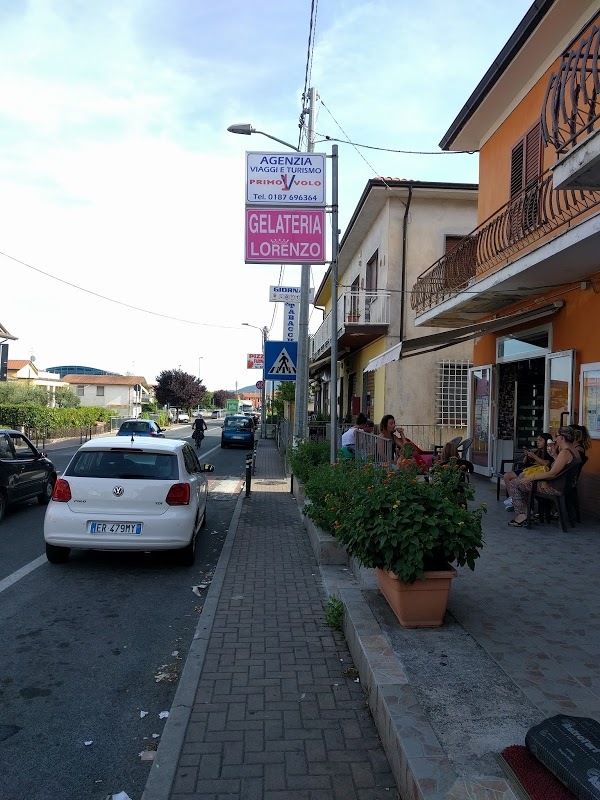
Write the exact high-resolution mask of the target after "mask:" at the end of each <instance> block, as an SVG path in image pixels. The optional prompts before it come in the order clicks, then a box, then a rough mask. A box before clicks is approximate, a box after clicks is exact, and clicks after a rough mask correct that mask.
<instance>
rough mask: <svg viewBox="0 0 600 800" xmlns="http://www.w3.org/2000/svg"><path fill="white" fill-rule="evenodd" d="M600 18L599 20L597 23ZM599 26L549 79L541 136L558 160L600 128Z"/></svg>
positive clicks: (580, 41)
mask: <svg viewBox="0 0 600 800" xmlns="http://www.w3.org/2000/svg"><path fill="white" fill-rule="evenodd" d="M598 20H600V15H599V16H598V17H596V20H595V22H596V23H598ZM599 59H600V24H595V25H594V26H593V27H592V28H591V29H590V30H589V33H588V35H587V36H585V37H584V38H582V39H580V40H579V41H578V42H577V43H576V44H575V45H574V46H573V47H571V48H570V49H569V50H567V51H566V52H564V53H563V55H562V62H561V64H560V67H559V68H558V71H557V72H556V74H553V75H551V76H550V80H549V81H548V86H547V88H546V96H545V98H544V104H543V106H542V136H543V138H544V143H545V144H547V145H548V144H552V145H554V147H555V148H556V154H557V156H558V157H559V156H561V155H563V154H564V153H566V152H567V151H568V150H570V149H572V148H573V147H575V146H576V145H577V144H579V143H580V142H582V141H583V140H584V139H585V138H586V137H588V136H589V135H590V134H592V133H593V132H594V131H595V130H596V129H597V128H599V127H600V74H599V66H600V61H599Z"/></svg>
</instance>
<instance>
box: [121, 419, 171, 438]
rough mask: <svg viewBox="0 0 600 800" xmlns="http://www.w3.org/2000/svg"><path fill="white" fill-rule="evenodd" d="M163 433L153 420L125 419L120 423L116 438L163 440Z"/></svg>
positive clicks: (162, 429)
mask: <svg viewBox="0 0 600 800" xmlns="http://www.w3.org/2000/svg"><path fill="white" fill-rule="evenodd" d="M163 431H164V428H161V427H160V425H158V424H157V423H156V422H154V420H153V419H127V420H125V422H122V423H121V427H120V428H119V431H118V433H117V436H160V437H162V438H163V439H164V438H165V435H164V433H163Z"/></svg>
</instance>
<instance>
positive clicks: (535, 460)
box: [504, 433, 554, 511]
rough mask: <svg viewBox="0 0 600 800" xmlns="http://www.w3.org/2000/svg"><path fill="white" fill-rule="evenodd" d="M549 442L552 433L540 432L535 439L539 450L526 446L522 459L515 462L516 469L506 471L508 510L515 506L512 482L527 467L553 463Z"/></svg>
mask: <svg viewBox="0 0 600 800" xmlns="http://www.w3.org/2000/svg"><path fill="white" fill-rule="evenodd" d="M549 442H552V434H551V433H538V435H537V436H536V440H535V443H536V445H537V450H529V449H528V448H527V447H524V448H523V458H522V460H521V461H520V462H518V463H517V464H515V468H514V470H512V471H511V472H505V473H504V485H505V486H506V494H507V495H508V497H507V498H506V500H505V501H504V505H505V506H506V508H507V510H508V511H512V508H513V502H512V497H511V496H510V482H511V481H512V480H514V479H515V478H518V477H519V476H520V475H521V473H522V472H523V470H524V469H526V468H527V467H534V466H540V467H550V465H551V464H552V462H553V460H554V458H553V456H552V455H551V454H550V453H549V452H548V443H549ZM540 471H541V470H540Z"/></svg>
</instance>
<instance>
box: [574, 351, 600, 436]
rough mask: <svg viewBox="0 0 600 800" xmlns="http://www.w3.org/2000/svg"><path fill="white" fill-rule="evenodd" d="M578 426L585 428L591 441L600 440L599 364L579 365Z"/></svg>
mask: <svg viewBox="0 0 600 800" xmlns="http://www.w3.org/2000/svg"><path fill="white" fill-rule="evenodd" d="M579 424H580V425H585V426H586V428H587V429H588V431H589V432H590V436H591V437H592V439H600V362H595V363H592V364H582V365H581V391H580V393H579Z"/></svg>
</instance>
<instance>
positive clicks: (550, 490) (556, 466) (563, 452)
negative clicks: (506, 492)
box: [508, 428, 581, 528]
mask: <svg viewBox="0 0 600 800" xmlns="http://www.w3.org/2000/svg"><path fill="white" fill-rule="evenodd" d="M556 449H557V450H558V453H557V455H556V458H555V459H554V463H553V464H552V466H551V467H550V469H549V470H548V471H547V472H540V473H538V474H537V475H531V476H530V477H526V476H522V477H520V478H513V480H512V481H511V483H510V496H511V497H512V500H513V506H514V509H515V511H516V512H517V515H516V516H515V518H514V519H513V520H511V521H510V522H509V523H508V524H509V525H511V526H512V527H513V528H524V527H525V525H526V524H527V502H528V495H529V492H530V491H531V487H532V484H533V483H534V482H535V483H538V482H540V485H539V487H538V492H542V494H547V495H548V496H551V495H555V494H558V492H557V490H556V489H554V487H552V486H551V485H550V484H549V483H546V480H547V479H548V478H555V477H556V476H557V475H560V473H561V472H562V471H563V470H564V469H566V468H567V467H568V466H569V465H570V464H572V463H573V461H580V460H581V458H580V456H579V452H578V451H577V448H576V447H575V431H574V430H573V429H572V428H559V429H558V433H557V434H556Z"/></svg>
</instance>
